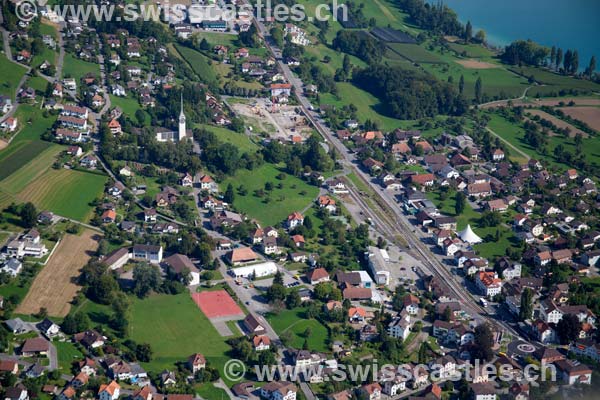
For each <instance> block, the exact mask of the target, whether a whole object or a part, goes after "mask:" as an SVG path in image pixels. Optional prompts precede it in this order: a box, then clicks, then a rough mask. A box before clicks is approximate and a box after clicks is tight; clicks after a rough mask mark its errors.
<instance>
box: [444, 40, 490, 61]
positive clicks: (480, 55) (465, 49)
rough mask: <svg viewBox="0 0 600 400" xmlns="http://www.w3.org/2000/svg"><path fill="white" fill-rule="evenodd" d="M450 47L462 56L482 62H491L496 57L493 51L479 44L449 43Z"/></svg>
mask: <svg viewBox="0 0 600 400" xmlns="http://www.w3.org/2000/svg"><path fill="white" fill-rule="evenodd" d="M448 47H449V48H450V49H452V50H454V51H455V52H457V53H458V55H460V56H464V57H468V58H476V59H479V60H482V61H491V60H492V59H493V57H494V56H495V54H494V53H493V52H492V51H491V50H489V49H487V48H485V47H483V46H481V45H479V44H460V43H448Z"/></svg>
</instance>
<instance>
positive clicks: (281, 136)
mask: <svg viewBox="0 0 600 400" xmlns="http://www.w3.org/2000/svg"><path fill="white" fill-rule="evenodd" d="M230 105H231V107H232V108H233V110H234V111H235V112H236V114H238V115H239V116H240V117H242V118H243V119H244V120H245V121H246V124H247V125H248V126H249V127H251V128H252V131H253V132H254V133H255V134H257V135H263V136H266V137H269V138H271V139H276V140H280V141H282V142H290V143H301V142H303V141H305V140H306V139H307V138H308V137H309V136H310V135H311V132H312V128H311V127H310V124H309V123H308V121H307V119H306V117H305V116H304V115H303V114H302V112H300V111H299V110H297V108H296V107H295V106H290V105H287V104H276V103H273V102H272V101H271V100H269V99H256V100H252V101H249V102H239V101H238V102H235V103H233V104H230Z"/></svg>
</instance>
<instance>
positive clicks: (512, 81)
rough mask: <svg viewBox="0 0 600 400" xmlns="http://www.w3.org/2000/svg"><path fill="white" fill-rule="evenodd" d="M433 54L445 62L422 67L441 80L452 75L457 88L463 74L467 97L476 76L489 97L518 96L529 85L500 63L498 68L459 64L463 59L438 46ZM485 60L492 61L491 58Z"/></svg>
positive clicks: (469, 94) (473, 85) (472, 90)
mask: <svg viewBox="0 0 600 400" xmlns="http://www.w3.org/2000/svg"><path fill="white" fill-rule="evenodd" d="M435 54H436V56H437V57H439V58H440V59H441V60H442V61H444V62H445V63H446V64H422V65H421V66H422V67H423V69H425V70H426V71H427V72H429V73H431V74H433V75H435V76H436V77H437V78H438V79H440V80H442V81H447V80H448V77H452V80H453V81H454V85H455V86H456V87H457V88H458V83H459V81H460V77H461V76H463V77H464V79H465V88H464V94H465V97H466V98H467V99H472V98H473V97H474V93H475V82H476V81H477V79H478V78H481V82H482V84H483V92H484V94H486V95H488V96H489V97H494V96H500V97H501V98H514V97H519V96H521V95H522V94H523V91H524V90H525V88H527V87H528V86H529V83H528V82H527V79H526V78H523V77H520V76H518V75H516V74H514V73H512V72H510V71H508V70H507V69H506V68H504V67H503V66H501V65H500V64H498V68H491V69H471V68H466V67H465V66H463V65H461V64H459V63H458V61H459V60H465V59H462V58H457V57H455V56H454V54H453V52H449V51H444V52H442V51H441V50H440V49H439V48H436V49H435ZM486 61H488V62H492V63H493V61H492V60H491V59H489V60H486Z"/></svg>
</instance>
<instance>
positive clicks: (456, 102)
mask: <svg viewBox="0 0 600 400" xmlns="http://www.w3.org/2000/svg"><path fill="white" fill-rule="evenodd" d="M353 82H354V84H355V85H357V86H358V87H360V88H362V89H364V90H366V91H368V92H370V93H371V94H373V95H374V96H376V97H378V98H379V99H380V100H381V102H382V103H385V104H386V106H387V107H386V110H384V111H386V112H387V113H388V114H389V116H391V117H394V118H399V119H419V118H423V117H433V116H435V115H439V114H446V115H462V114H464V113H465V112H466V111H467V107H468V106H467V103H466V101H465V99H464V98H463V97H462V96H461V95H460V94H459V93H458V92H457V91H456V89H455V88H454V87H453V86H452V85H450V84H448V83H446V82H441V81H439V80H437V79H436V78H435V77H433V76H430V75H425V74H421V73H418V72H415V71H410V70H405V69H403V68H401V67H398V66H393V67H390V66H386V65H375V66H371V67H369V68H365V69H362V70H359V71H357V72H355V73H354V77H353Z"/></svg>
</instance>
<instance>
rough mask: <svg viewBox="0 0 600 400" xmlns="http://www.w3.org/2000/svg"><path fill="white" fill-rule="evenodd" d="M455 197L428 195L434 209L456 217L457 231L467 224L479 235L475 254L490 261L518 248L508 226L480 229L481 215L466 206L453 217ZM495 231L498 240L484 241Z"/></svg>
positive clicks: (438, 194)
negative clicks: (481, 240) (507, 250)
mask: <svg viewBox="0 0 600 400" xmlns="http://www.w3.org/2000/svg"><path fill="white" fill-rule="evenodd" d="M455 196H456V193H455V192H450V193H449V194H448V196H447V198H446V199H441V198H440V193H439V192H429V193H428V197H429V199H430V200H431V201H433V202H434V203H435V205H436V207H437V208H438V209H439V210H440V211H441V212H442V213H444V214H446V215H450V216H454V217H456V220H457V222H458V230H459V231H460V230H463V229H464V228H466V227H467V225H468V224H470V225H471V228H472V229H473V231H474V232H475V233H476V234H477V235H479V237H481V238H482V239H484V242H483V243H480V244H477V245H475V246H474V248H475V250H476V251H477V254H479V255H481V256H482V257H485V258H488V259H489V260H490V261H492V260H494V258H495V257H500V256H504V255H506V253H505V252H506V249H507V248H508V247H518V243H517V240H516V237H515V236H514V234H513V232H512V230H511V229H510V228H509V227H508V226H506V225H502V224H501V225H499V226H497V227H485V228H484V227H481V226H480V225H479V219H480V218H481V213H479V212H477V211H475V210H473V209H472V208H471V206H469V205H468V204H467V206H466V207H465V210H464V211H463V213H462V214H461V215H458V216H457V215H455V212H454V204H455ZM508 215H509V214H508V213H506V214H504V217H503V222H507V221H508V220H509V219H510V217H508ZM496 230H497V231H498V232H499V233H500V238H499V240H498V241H496V240H495V237H494V240H490V241H485V237H486V236H487V235H492V236H495V234H496Z"/></svg>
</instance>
